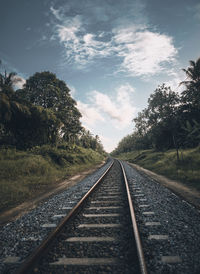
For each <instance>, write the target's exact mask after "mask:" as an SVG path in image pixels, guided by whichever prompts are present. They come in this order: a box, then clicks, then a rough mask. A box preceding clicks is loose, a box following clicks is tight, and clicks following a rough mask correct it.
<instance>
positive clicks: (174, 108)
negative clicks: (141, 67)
mask: <svg viewBox="0 0 200 274" xmlns="http://www.w3.org/2000/svg"><path fill="white" fill-rule="evenodd" d="M183 71H184V72H185V73H186V80H185V81H183V82H181V83H180V84H179V85H183V86H184V90H183V91H182V92H181V93H180V94H179V93H177V92H175V91H173V90H172V89H171V88H170V87H167V86H166V85H165V84H162V85H160V86H158V87H157V88H156V90H155V91H154V92H153V93H152V94H151V95H150V97H149V99H148V105H147V107H146V108H145V109H143V110H142V111H141V112H139V113H138V115H137V117H136V118H135V119H133V121H134V124H135V130H134V131H133V133H132V134H130V135H128V136H126V137H124V138H123V139H122V140H121V141H120V142H119V144H118V146H117V148H116V149H115V150H114V151H113V155H116V154H119V153H123V152H129V151H133V150H140V149H151V148H153V149H156V150H161V151H162V150H168V149H174V148H175V149H176V150H177V157H178V150H179V148H193V147H196V146H198V145H199V143H200V58H198V59H197V61H190V66H189V67H188V68H187V69H183Z"/></svg>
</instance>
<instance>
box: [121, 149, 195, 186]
mask: <svg viewBox="0 0 200 274" xmlns="http://www.w3.org/2000/svg"><path fill="white" fill-rule="evenodd" d="M199 152H200V147H197V148H193V149H182V150H181V152H180V160H179V161H178V162H177V158H176V150H168V151H165V152H158V151H155V150H153V149H151V150H140V151H132V152H128V153H122V154H119V155H118V158H119V159H122V160H126V161H129V162H132V163H135V164H138V165H140V166H142V167H144V168H146V169H149V170H151V171H153V172H156V173H158V174H161V175H165V176H167V177H168V178H171V179H174V180H180V181H181V182H182V183H184V184H186V185H189V186H192V187H194V188H196V189H198V190H200V170H199V165H200V153H199Z"/></svg>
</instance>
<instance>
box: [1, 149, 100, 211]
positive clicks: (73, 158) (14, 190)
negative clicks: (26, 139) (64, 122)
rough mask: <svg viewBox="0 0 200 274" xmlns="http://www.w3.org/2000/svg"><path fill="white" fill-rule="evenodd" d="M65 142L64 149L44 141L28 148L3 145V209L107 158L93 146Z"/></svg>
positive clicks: (34, 195) (27, 198)
mask: <svg viewBox="0 0 200 274" xmlns="http://www.w3.org/2000/svg"><path fill="white" fill-rule="evenodd" d="M62 146H63V147H64V146H65V149H63V148H55V147H52V146H50V145H44V146H38V147H34V148H32V149H30V150H29V151H26V152H25V151H18V150H16V149H15V148H9V149H8V148H2V149H0V211H1V210H7V209H8V208H9V207H13V206H15V205H17V204H19V203H22V202H23V201H27V200H29V199H30V198H34V197H37V196H38V195H39V194H41V193H43V192H46V191H48V190H49V189H52V188H54V187H56V185H57V183H58V182H59V181H60V180H61V179H64V178H68V177H69V176H71V175H73V174H77V172H80V171H82V170H84V169H86V168H88V167H92V166H94V165H95V164H97V163H100V162H101V161H102V160H103V159H104V157H103V155H102V154H99V153H98V152H95V151H94V150H92V149H84V148H81V147H77V146H74V147H73V148H72V147H70V148H69V147H68V145H67V144H62ZM67 147H68V150H67Z"/></svg>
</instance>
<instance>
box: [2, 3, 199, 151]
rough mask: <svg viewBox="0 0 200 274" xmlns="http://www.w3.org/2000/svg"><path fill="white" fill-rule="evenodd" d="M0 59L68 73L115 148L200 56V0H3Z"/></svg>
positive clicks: (93, 123) (86, 117) (22, 68)
mask: <svg viewBox="0 0 200 274" xmlns="http://www.w3.org/2000/svg"><path fill="white" fill-rule="evenodd" d="M0 33H1V42H0V60H2V61H3V66H4V67H6V69H7V70H11V71H15V72H17V73H18V75H20V76H21V77H22V79H23V81H22V82H21V83H24V82H25V80H26V79H27V78H28V77H29V76H31V75H33V74H34V73H35V72H39V71H45V70H49V71H51V72H54V73H56V75H57V77H58V78H60V79H62V80H65V82H66V83H67V85H68V86H69V87H70V89H71V94H72V96H73V97H74V98H75V100H76V101H77V105H78V108H79V110H80V111H81V113H82V116H83V117H82V123H83V125H84V126H85V127H86V128H88V129H89V130H90V131H91V132H92V133H93V134H94V135H96V134H98V135H99V136H100V139H101V141H102V143H103V145H104V147H105V149H106V150H107V151H108V152H110V151H112V150H113V149H114V148H115V147H116V145H117V143H118V141H119V140H120V139H121V138H122V137H124V136H125V135H127V134H129V133H131V132H132V131H133V128H134V124H133V122H132V119H133V118H134V117H135V116H136V115H137V112H138V111H141V110H142V109H143V108H144V107H146V105H147V100H148V97H149V95H150V94H151V93H152V92H153V91H154V90H155V89H156V87H157V86H158V85H159V84H162V83H163V82H165V83H167V84H168V85H171V87H172V88H173V89H175V90H176V91H180V88H178V84H179V82H180V81H182V80H184V78H185V75H184V73H183V72H182V71H181V69H182V68H186V67H188V65H189V63H188V61H189V60H196V59H197V58H198V57H199V56H200V2H199V0H176V1H174V0H173V1H172V0H165V1H160V0H141V1H137V0H123V1H122V0H67V1H64V0H52V1H51V0H34V1H33V0H18V1H13V0H1V9H0Z"/></svg>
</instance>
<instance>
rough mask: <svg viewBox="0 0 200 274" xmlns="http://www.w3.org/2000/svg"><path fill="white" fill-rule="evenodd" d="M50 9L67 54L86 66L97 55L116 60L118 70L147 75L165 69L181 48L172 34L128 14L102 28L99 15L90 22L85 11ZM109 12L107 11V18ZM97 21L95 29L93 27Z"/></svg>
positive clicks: (134, 74) (70, 59)
mask: <svg viewBox="0 0 200 274" xmlns="http://www.w3.org/2000/svg"><path fill="white" fill-rule="evenodd" d="M93 9H94V8H93ZM51 12H52V14H53V15H54V17H55V19H56V20H57V23H56V24H55V29H56V35H57V37H58V39H59V41H60V43H61V44H62V45H63V46H64V48H65V56H66V58H67V61H68V62H69V63H70V64H76V65H78V66H79V67H84V66H87V65H89V64H91V63H93V62H94V61H95V60H96V59H97V58H106V57H109V58H113V59H112V60H115V61H116V60H117V62H118V72H122V71H123V72H125V73H128V74H129V75H131V76H148V75H154V74H159V73H161V72H164V71H166V69H167V65H168V64H171V65H172V64H173V63H174V62H175V59H176V56H177V53H178V50H177V49H176V48H175V46H174V43H173V38H172V37H170V36H168V35H166V34H161V33H159V32H155V31H151V30H149V28H148V25H147V24H144V23H143V24H141V23H133V22H131V21H130V20H131V19H130V18H128V19H127V20H128V22H127V20H124V23H123V21H122V20H120V24H121V25H120V26H118V27H116V24H119V22H118V21H116V19H115V20H114V19H113V24H114V22H115V24H114V25H115V27H113V26H112V25H111V23H110V25H109V24H107V27H105V26H104V28H103V31H102V29H101V28H100V27H99V28H98V27H97V25H98V23H99V24H100V19H98V18H99V16H97V18H96V21H95V22H90V20H89V19H88V18H86V14H82V15H80V14H77V15H75V16H73V17H71V16H69V15H68V16H63V11H62V10H61V9H54V8H53V7H51ZM95 12H97V13H98V14H99V12H101V9H97V7H96V8H95ZM107 16H108V13H106V17H105V18H107ZM105 18H104V19H105ZM111 18H112V17H111ZM98 20H99V21H98ZM105 20H107V19H105ZM116 22H118V23H116ZM94 23H95V26H96V29H95V28H93V25H94ZM130 23H131V24H130ZM92 24H93V25H92ZM53 38H54V39H55V35H54V36H53ZM107 63H108V62H107Z"/></svg>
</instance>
